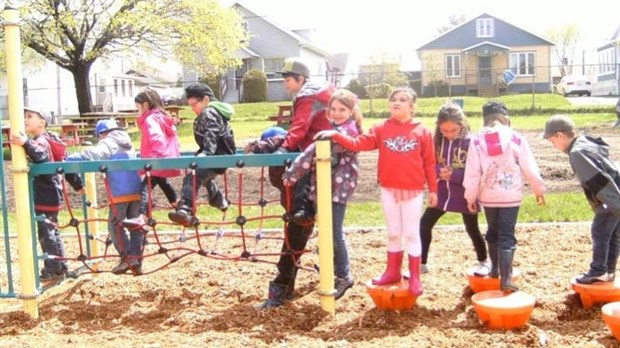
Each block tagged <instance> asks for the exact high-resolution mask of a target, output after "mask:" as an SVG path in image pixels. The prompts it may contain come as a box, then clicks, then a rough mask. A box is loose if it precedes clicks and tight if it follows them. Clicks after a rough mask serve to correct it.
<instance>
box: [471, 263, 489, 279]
mask: <svg viewBox="0 0 620 348" xmlns="http://www.w3.org/2000/svg"><path fill="white" fill-rule="evenodd" d="M489 272H491V266H490V265H489V263H488V262H487V261H486V260H485V261H480V262H478V263H477V264H476V265H475V266H474V275H475V276H476V277H486V276H488V275H489Z"/></svg>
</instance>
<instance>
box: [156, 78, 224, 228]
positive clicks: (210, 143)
mask: <svg viewBox="0 0 620 348" xmlns="http://www.w3.org/2000/svg"><path fill="white" fill-rule="evenodd" d="M185 95H186V97H187V104H188V105H189V106H190V107H191V108H192V110H193V111H194V113H195V114H196V116H197V117H196V119H195V120H194V140H195V141H196V144H197V145H198V150H197V151H196V156H216V155H232V154H234V153H235V151H236V147H235V139H234V134H233V129H232V127H231V126H230V123H229V121H230V119H231V117H232V115H233V113H234V112H235V110H234V109H233V107H232V105H230V104H227V103H223V102H220V101H217V99H216V98H215V95H214V94H213V90H212V89H211V88H210V87H209V86H207V85H205V84H202V83H195V84H192V85H190V86H188V87H187V88H186V89H185ZM225 171H226V169H225V168H221V169H220V168H218V169H214V168H198V169H196V172H195V173H196V182H197V183H196V185H194V184H193V182H194V177H193V174H192V173H190V174H188V175H186V176H185V178H184V179H183V188H182V189H181V199H180V200H179V203H178V205H177V208H176V211H175V212H172V213H169V214H168V217H169V218H170V220H172V221H174V222H177V223H180V224H182V225H184V226H188V225H190V221H191V218H192V212H193V210H192V207H193V206H194V204H195V202H194V200H193V197H196V194H197V193H198V188H199V187H200V186H201V185H204V186H205V187H206V188H207V195H208V199H209V204H210V205H211V206H213V207H216V208H218V209H220V210H221V211H226V210H227V209H228V200H227V199H226V197H224V195H223V194H222V192H221V191H220V190H219V188H218V187H217V185H216V184H215V182H214V181H213V179H214V178H215V177H216V176H217V175H221V174H224V172H225Z"/></svg>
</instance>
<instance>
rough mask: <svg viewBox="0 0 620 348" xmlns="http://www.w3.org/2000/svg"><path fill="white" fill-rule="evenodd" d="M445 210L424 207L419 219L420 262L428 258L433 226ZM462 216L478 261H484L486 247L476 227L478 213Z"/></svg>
mask: <svg viewBox="0 0 620 348" xmlns="http://www.w3.org/2000/svg"><path fill="white" fill-rule="evenodd" d="M445 213H446V212H445V211H443V210H441V209H437V208H426V210H425V211H424V214H423V215H422V218H421V219H420V239H421V240H422V263H423V264H426V261H427V259H428V250H429V249H430V247H431V240H432V239H433V227H435V224H436V223H437V221H439V218H441V217H442V216H443V214H445ZM461 216H463V223H465V230H466V231H467V234H468V235H469V238H471V241H472V243H473V244H474V249H475V250H476V256H477V258H478V261H484V260H486V259H487V247H486V244H485V243H484V238H483V237H482V233H480V228H479V227H478V214H461Z"/></svg>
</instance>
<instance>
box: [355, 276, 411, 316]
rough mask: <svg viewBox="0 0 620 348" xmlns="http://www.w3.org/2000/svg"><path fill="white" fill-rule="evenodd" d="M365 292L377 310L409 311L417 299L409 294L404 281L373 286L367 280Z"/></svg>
mask: <svg viewBox="0 0 620 348" xmlns="http://www.w3.org/2000/svg"><path fill="white" fill-rule="evenodd" d="M366 290H367V291H368V293H369V294H370V297H372V301H373V302H374V303H375V306H376V307H377V308H379V309H391V310H407V309H411V308H413V306H414V305H415V301H416V299H417V297H416V296H413V295H411V294H410V293H409V282H408V281H406V280H402V281H400V282H399V283H394V284H389V285H373V284H372V281H371V280H369V281H367V282H366Z"/></svg>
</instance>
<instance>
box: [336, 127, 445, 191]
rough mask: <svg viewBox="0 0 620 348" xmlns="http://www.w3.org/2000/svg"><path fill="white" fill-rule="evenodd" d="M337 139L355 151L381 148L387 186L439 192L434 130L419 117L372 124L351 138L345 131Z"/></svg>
mask: <svg viewBox="0 0 620 348" xmlns="http://www.w3.org/2000/svg"><path fill="white" fill-rule="evenodd" d="M333 140H334V141H335V142H337V143H338V144H340V145H342V146H344V147H345V148H347V149H349V150H351V151H369V150H375V149H379V163H378V165H377V176H378V178H379V184H380V185H381V186H382V187H386V188H397V189H405V190H423V189H424V184H425V183H426V184H427V185H428V189H429V191H430V192H435V193H436V192H437V174H436V173H435V164H436V161H435V150H434V145H433V137H432V136H431V132H430V131H429V130H428V129H427V128H426V127H424V125H422V123H420V122H419V121H416V120H414V119H411V120H409V121H407V122H405V123H400V122H398V121H396V120H394V119H391V118H389V119H387V120H384V121H382V122H379V123H377V124H375V125H373V126H372V128H371V129H370V131H369V132H368V134H364V135H360V136H358V137H356V138H351V137H349V136H347V135H344V134H342V133H337V134H335V135H334V137H333Z"/></svg>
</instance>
